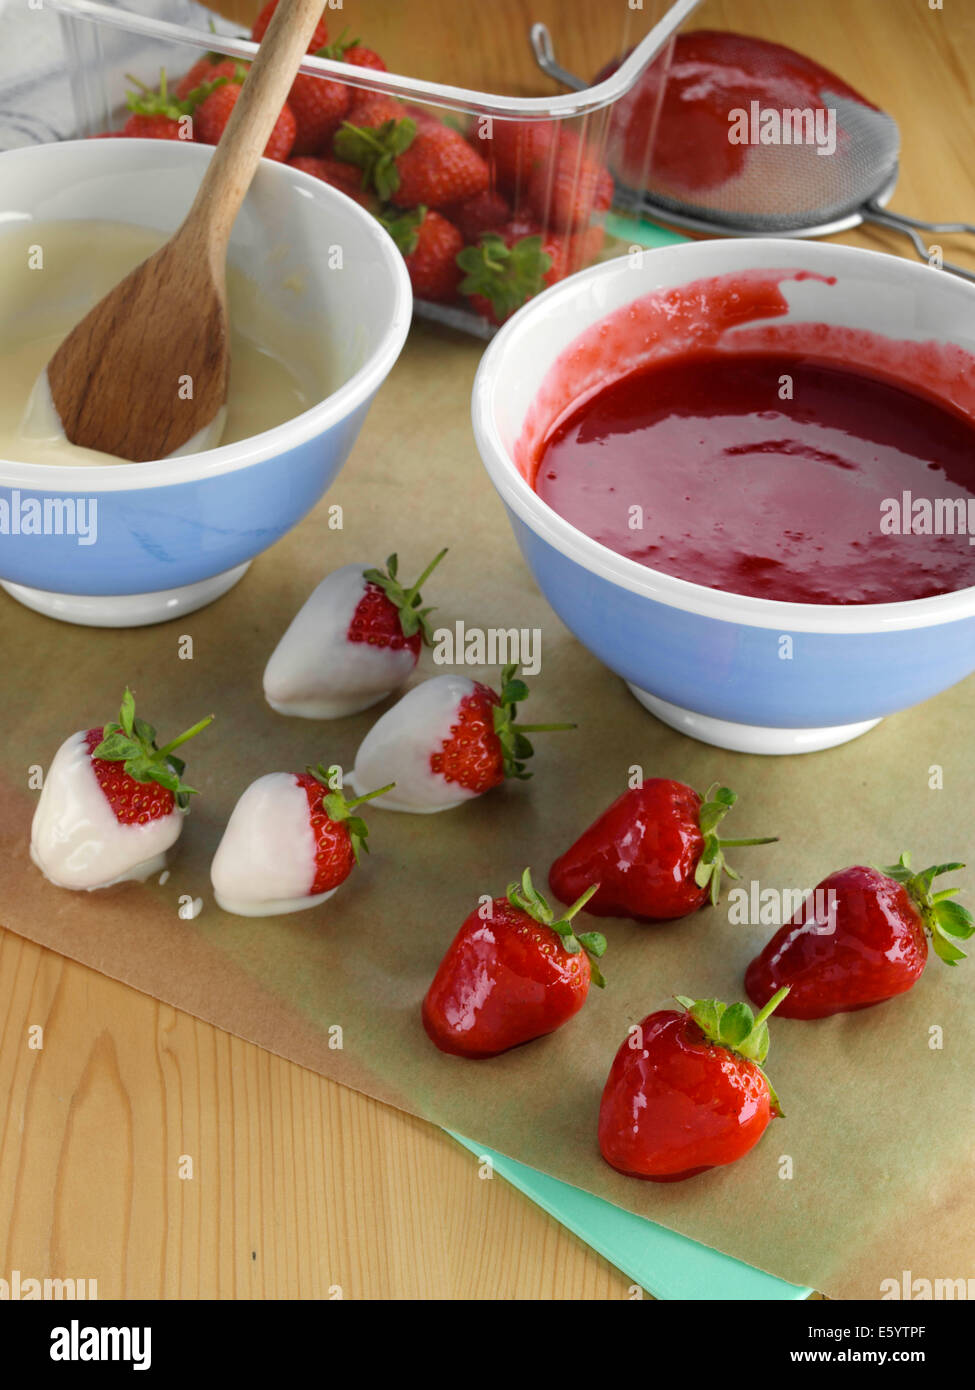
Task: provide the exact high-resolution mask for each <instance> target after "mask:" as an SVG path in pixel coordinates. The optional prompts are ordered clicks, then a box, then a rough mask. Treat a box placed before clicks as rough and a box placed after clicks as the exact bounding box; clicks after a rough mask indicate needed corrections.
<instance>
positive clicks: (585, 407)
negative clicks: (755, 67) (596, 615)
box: [515, 271, 975, 604]
mask: <svg viewBox="0 0 975 1390" xmlns="http://www.w3.org/2000/svg"><path fill="white" fill-rule="evenodd" d="M803 278H815V279H818V278H819V277H808V276H806V275H805V274H804V273H801V272H795V271H792V272H789V271H774V272H751V273H748V274H745V275H739V276H736V277H731V276H726V277H720V278H718V279H714V280H706V281H698V282H695V283H694V284H692V285H689V286H686V287H684V288H682V289H680V290H676V291H667V292H661V293H658V294H656V295H650V296H647V297H646V298H644V299H641V300H638V301H636V302H635V303H634V304H632V305H628V306H626V308H624V309H622V310H618V311H617V312H616V313H615V314H612V315H610V316H609V317H608V318H607V319H604V320H603V321H602V322H600V323H598V324H596V325H594V327H593V328H591V329H589V330H588V331H587V332H586V333H584V334H583V335H582V336H581V338H580V339H578V340H577V341H576V343H574V344H573V345H572V346H571V347H570V348H569V349H568V350H567V351H566V352H565V353H563V354H562V356H561V357H560V358H559V359H558V360H557V362H556V364H555V366H554V367H553V368H552V370H551V371H550V372H549V374H548V377H547V378H546V380H545V382H544V383H543V387H542V389H541V391H540V392H539V394H538V396H537V397H536V400H535V403H534V405H533V407H532V410H531V411H530V412H529V416H528V419H527V421H526V425H525V429H524V431H523V433H522V437H521V439H520V441H519V444H518V446H517V448H516V451H515V454H516V459H517V460H518V462H519V465H520V466H521V468H522V471H523V472H524V473H525V474H526V476H527V477H528V478H529V480H530V481H532V483H533V485H534V487H535V489H536V491H537V493H538V495H539V496H540V497H541V498H542V499H543V500H544V501H545V502H547V503H548V504H549V505H550V506H551V507H552V508H553V510H555V511H556V512H558V513H559V514H560V515H561V516H563V517H565V519H566V520H567V521H569V522H571V523H572V524H573V525H574V526H576V527H577V528H578V529H579V530H580V531H582V532H584V533H585V534H586V535H589V536H591V537H592V538H593V539H594V540H597V541H599V542H601V543H602V544H603V545H606V546H608V547H609V548H610V549H612V550H614V551H616V552H617V553H619V554H621V555H624V556H627V557H628V558H630V559H633V560H636V561H638V562H639V563H641V564H644V565H647V566H648V567H650V568H653V569H656V570H660V571H662V572H664V573H666V574H671V575H674V576H676V577H678V578H681V579H687V580H690V581H692V582H694V583H698V584H704V585H707V586H709V587H711V588H717V589H723V590H726V591H728V592H731V593H739V594H747V595H751V596H754V597H758V598H766V599H777V600H785V601H791V602H796V603H828V604H858V603H886V602H895V601H900V600H904V599H915V598H925V597H929V596H931V595H934V594H942V593H947V592H951V591H954V590H957V589H962V588H966V587H968V586H970V585H975V545H970V544H969V533H971V535H972V536H973V537H975V421H973V416H975V359H973V358H972V357H971V356H970V355H969V354H968V353H966V352H964V351H963V350H962V349H960V348H957V347H952V346H944V345H941V344H937V343H932V342H926V343H914V342H902V341H897V340H892V339H887V338H883V337H881V336H880V335H878V334H873V333H869V332H866V331H860V330H853V329H843V328H834V327H831V326H830V325H827V324H821V323H805V324H803V323H796V324H785V323H776V322H775V318H776V317H779V316H781V315H782V314H784V313H786V312H787V308H788V306H787V303H786V301H785V298H784V296H783V295H782V292H781V290H780V289H779V282H780V281H782V280H786V279H803ZM825 283H831V282H825ZM765 318H768V319H770V320H771V322H768V323H761V324H755V326H753V327H749V328H745V329H743V330H742V329H741V325H743V324H747V323H749V322H751V321H753V320H755V319H765ZM732 327H737V328H738V330H739V331H736V332H735V333H734V334H730V335H727V336H726V334H727V330H728V329H729V328H732ZM851 363H853V364H856V365H855V366H851V365H850V364H851ZM784 377H788V378H790V379H791V382H792V388H791V389H792V398H791V399H789V398H788V397H787V395H786V397H785V398H783V388H782V379H783V378H784ZM906 383H910V385H907V384H906ZM905 494H908V497H905ZM924 499H927V500H928V501H929V502H930V503H931V507H932V512H931V516H932V522H931V529H932V530H936V529H937V527H938V526H939V525H941V528H942V530H945V529H946V525H950V526H952V527H953V528H954V533H953V534H926V533H925V527H926V526H927V524H928V523H927V522H926V521H925V520H924V515H925V514H924V507H923V500H924ZM955 501H958V502H960V503H961V506H960V508H955V507H954V506H953V505H952V507H951V509H950V515H951V517H952V518H953V520H948V516H949V512H948V510H946V509H945V504H949V503H951V504H953V503H954V502H955ZM892 502H895V503H896V504H897V508H896V509H895V508H893V507H892V506H891V505H890V504H891V503H892ZM935 503H938V504H940V505H941V506H942V511H941V517H942V521H941V523H939V522H937V521H936V520H935V519H934V517H935V515H936V513H935V511H934V506H935ZM637 518H639V519H640V520H642V527H641V526H638V525H636V524H635V522H636V519H637ZM905 531H906V532H908V533H907V534H905V533H904V532H905Z"/></svg>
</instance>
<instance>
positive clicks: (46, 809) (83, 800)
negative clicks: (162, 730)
mask: <svg viewBox="0 0 975 1390" xmlns="http://www.w3.org/2000/svg"><path fill="white" fill-rule="evenodd" d="M212 719H213V715H210V716H209V717H208V718H206V719H203V720H201V721H200V722H199V723H198V724H194V726H193V727H192V729H188V730H187V731H186V733H185V734H181V735H180V736H179V738H175V739H173V740H172V741H171V742H170V743H167V744H166V745H165V746H164V747H162V748H159V747H157V745H156V731H155V729H153V727H152V725H151V724H147V723H146V722H145V720H144V719H137V718H136V714H135V700H134V698H133V695H132V692H131V690H129V689H126V691H125V695H124V696H123V698H122V708H121V710H120V712H119V722H118V723H117V724H106V725H104V726H103V727H101V728H95V729H87V730H81V731H80V732H79V733H76V734H72V735H71V737H70V738H69V739H66V740H65V742H64V743H62V745H61V747H60V748H59V749H58V751H57V753H56V754H55V755H54V761H53V762H52V763H51V766H50V769H49V770H48V773H47V776H46V777H45V779H44V786H43V790H42V791H41V797H40V801H39V802H38V804H37V810H36V811H35V812H34V820H33V824H32V826H31V839H30V855H31V859H32V860H33V861H34V863H35V864H36V865H37V867H38V868H39V869H40V870H41V872H42V873H43V874H44V876H45V878H48V879H50V881H51V882H52V883H54V884H57V886H58V887H59V888H73V889H84V890H91V889H95V888H109V887H111V886H112V885H113V884H116V883H123V882H125V881H127V880H129V879H137V880H140V881H141V880H145V879H146V878H148V877H149V876H150V874H154V873H157V872H158V871H159V870H161V869H163V868H164V867H165V864H166V855H167V852H168V851H169V850H170V849H171V848H172V846H173V845H174V844H175V843H176V841H177V840H178V839H179V836H180V832H181V830H182V828H183V820H184V818H185V815H186V810H187V806H188V804H189V798H190V796H192V795H193V794H194V788H193V787H188V786H186V785H185V784H184V783H183V781H182V776H183V770H184V766H185V765H184V763H183V761H182V760H181V759H180V758H176V757H174V756H173V753H174V750H175V749H177V748H178V747H179V746H180V745H181V744H183V743H185V742H186V741H187V739H190V738H192V737H193V736H194V735H195V734H198V733H199V732H200V730H201V729H205V728H206V726H207V725H208V724H209V723H210V722H211V720H212Z"/></svg>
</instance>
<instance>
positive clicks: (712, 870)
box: [549, 777, 774, 922]
mask: <svg viewBox="0 0 975 1390" xmlns="http://www.w3.org/2000/svg"><path fill="white" fill-rule="evenodd" d="M737 799H738V798H737V797H736V795H735V793H734V792H732V791H729V790H728V788H727V787H722V786H719V785H718V783H717V782H715V783H714V785H713V786H711V787H709V788H708V790H707V792H706V794H705V796H704V798H703V800H702V798H701V797H700V796H698V794H697V792H696V791H692V790H691V788H690V787H687V786H685V785H684V783H683V782H674V781H672V780H671V779H670V778H666V777H652V778H650V779H648V780H647V781H645V782H644V783H643V785H642V786H640V787H634V788H631V789H630V790H629V791H626V792H624V793H623V795H622V796H619V797H617V798H616V800H615V801H614V802H613V804H612V806H610V807H609V809H608V810H606V811H604V812H603V814H602V815H601V816H600V817H599V819H598V820H596V821H594V822H593V824H592V825H591V826H590V827H589V829H588V830H586V831H584V832H583V834H582V835H580V837H579V839H578V840H576V842H575V844H573V845H572V846H571V847H570V848H569V849H567V850H566V852H565V853H564V854H563V855H560V857H559V858H558V859H556V861H555V863H554V864H553V865H552V868H551V871H550V873H549V884H550V885H551V888H552V892H553V893H554V894H555V896H556V897H557V898H559V899H560V900H561V901H562V902H564V903H567V902H571V901H572V900H573V898H575V897H576V896H577V895H578V893H579V891H580V888H579V885H580V884H581V885H582V886H583V887H585V885H586V884H589V883H598V884H599V892H598V893H597V894H596V895H595V897H594V898H593V900H592V903H591V904H590V907H589V911H590V912H593V913H596V914H597V915H598V916H600V917H635V918H636V919H637V921H642V922H662V921H668V920H671V919H673V918H676V917H686V916H687V915H688V913H691V912H696V911H697V909H698V908H700V907H703V906H704V904H705V903H706V902H707V901H708V899H709V898H710V900H711V902H712V903H716V902H717V901H718V896H719V894H720V891H721V874H722V872H726V873H727V874H728V877H729V878H737V877H738V875H737V874H736V873H735V872H734V870H733V869H732V868H730V867H729V865H728V864H727V863H726V862H725V857H724V851H725V850H726V849H727V848H728V847H729V846H730V845H770V844H774V839H768V838H766V839H759V840H720V839H719V838H718V836H717V834H716V831H717V828H718V825H719V823H720V822H721V821H722V820H723V819H724V817H725V816H726V815H727V814H728V812H729V811H730V810H731V808H732V806H734V804H735V802H736V801H737Z"/></svg>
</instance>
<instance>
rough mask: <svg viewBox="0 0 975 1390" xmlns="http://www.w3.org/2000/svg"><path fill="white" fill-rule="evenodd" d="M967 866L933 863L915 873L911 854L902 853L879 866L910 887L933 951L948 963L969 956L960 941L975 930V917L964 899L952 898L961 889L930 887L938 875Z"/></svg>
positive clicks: (910, 893)
mask: <svg viewBox="0 0 975 1390" xmlns="http://www.w3.org/2000/svg"><path fill="white" fill-rule="evenodd" d="M964 868H965V865H964V864H932V866H931V867H930V868H928V869H923V870H921V872H920V873H915V872H914V870H913V869H912V868H911V856H910V855H909V854H902V855H901V857H900V859H899V860H898V861H897V863H896V864H894V865H893V866H892V867H890V868H886V869H881V870H880V872H881V873H883V874H886V875H887V877H888V878H892V879H893V880H894V882H895V883H900V884H902V885H903V886H904V888H906V889H907V893H908V896H909V897H910V899H911V902H912V903H913V904H914V906H915V908H916V909H917V912H918V915H919V916H920V918H921V921H922V923H923V925H924V930H925V931H926V932H927V933H928V935H929V936H930V937H931V945H932V947H933V948H934V953H935V955H936V956H937V957H938V959H939V960H941V961H944V963H945V965H957V964H958V962H959V961H962V960H964V959H965V958H966V956H967V954H968V953H967V951H963V950H962V949H961V947H960V946H959V945H958V944H957V943H958V942H959V941H967V940H968V938H969V937H970V936H971V935H972V934H973V933H975V918H973V917H972V914H971V913H970V912H969V911H968V909H967V908H965V907H962V905H961V903H956V902H952V901H951V899H952V898H953V897H954V896H955V894H956V893H958V892H960V889H958V888H943V889H942V890H941V891H940V892H939V893H932V892H931V888H932V885H933V883H934V880H935V879H936V878H938V877H939V875H941V874H953V873H956V872H957V871H958V870H959V869H964Z"/></svg>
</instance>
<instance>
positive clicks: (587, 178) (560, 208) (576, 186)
mask: <svg viewBox="0 0 975 1390" xmlns="http://www.w3.org/2000/svg"><path fill="white" fill-rule="evenodd" d="M527 196H528V202H529V204H530V205H531V207H532V209H533V210H534V212H535V213H536V215H537V216H538V217H539V218H541V220H542V221H543V222H544V223H545V224H546V225H547V226H552V227H555V228H557V229H560V230H569V231H577V230H578V229H579V228H581V227H585V226H587V225H588V224H589V222H590V221H591V220H592V218H593V216H594V214H596V213H600V212H605V211H606V210H607V208H608V207H609V206H610V204H611V203H612V201H613V179H612V175H611V174H610V173H609V170H608V169H607V168H606V167H605V165H603V164H601V163H600V162H599V160H597V159H595V158H593V156H592V155H590V154H589V153H588V152H587V151H586V147H585V146H584V145H583V144H582V143H581V142H580V141H578V140H575V139H572V138H571V137H570V136H568V135H564V136H563V137H562V139H561V140H560V142H559V145H558V149H557V150H556V153H555V158H554V160H553V161H552V163H551V164H550V165H548V166H546V165H539V167H537V168H536V169H535V170H534V172H533V173H532V175H531V177H530V178H529V180H528V193H527Z"/></svg>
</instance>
